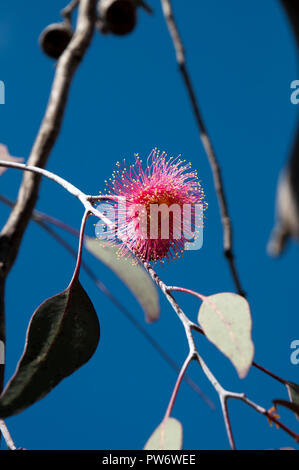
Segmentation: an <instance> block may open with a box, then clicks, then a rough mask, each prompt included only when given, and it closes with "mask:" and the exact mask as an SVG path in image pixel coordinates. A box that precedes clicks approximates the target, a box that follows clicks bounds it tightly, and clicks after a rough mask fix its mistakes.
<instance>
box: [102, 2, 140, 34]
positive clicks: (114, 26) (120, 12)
mask: <svg viewBox="0 0 299 470" xmlns="http://www.w3.org/2000/svg"><path fill="white" fill-rule="evenodd" d="M136 10H137V8H136V0H100V1H99V3H98V12H99V15H100V18H101V20H102V21H103V22H104V23H105V24H106V25H107V28H108V29H109V31H111V32H112V33H114V34H117V35H125V34H128V33H130V32H131V31H132V30H133V29H134V27H135V24H136Z"/></svg>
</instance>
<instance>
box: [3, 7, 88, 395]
mask: <svg viewBox="0 0 299 470" xmlns="http://www.w3.org/2000/svg"><path fill="white" fill-rule="evenodd" d="M96 3H97V0H80V7H79V12H78V18H77V26H76V30H75V32H74V35H73V37H72V39H71V41H70V42H69V44H68V46H67V47H66V49H65V51H64V52H63V54H62V55H61V56H60V59H59V60H58V62H57V66H56V71H55V76H54V81H53V84H52V89H51V92H50V97H49V101H48V105H47V108H46V111H45V114H44V118H43V120H42V123H41V126H40V129H39V131H38V134H37V137H36V139H35V142H34V144H33V147H32V150H31V153H30V156H29V159H28V164H29V165H35V166H38V167H44V166H45V165H46V163H47V160H48V157H49V155H50V152H51V150H52V148H53V146H54V144H55V142H56V139H57V137H58V135H59V132H60V128H61V124H62V120H63V117H64V112H65V107H66V103H67V98H68V94H69V90H70V86H71V82H72V79H73V76H74V73H75V71H76V69H77V67H78V65H79V64H80V62H81V60H82V58H83V56H84V54H85V52H86V50H87V48H88V46H89V44H90V42H91V39H92V36H93V32H94V26H95V21H96ZM39 185H40V175H38V174H29V173H28V172H25V174H24V175H23V180H22V183H21V186H20V189H19V193H18V198H17V203H16V205H15V207H14V209H13V210H12V211H11V213H10V215H9V218H8V220H7V222H6V224H5V226H4V227H3V229H2V231H1V234H0V294H1V299H0V308H1V310H0V340H1V341H4V342H5V310H4V301H3V296H4V285H5V279H6V277H7V275H8V273H9V271H10V269H11V268H12V266H13V264H14V261H15V259H16V257H17V254H18V251H19V247H20V244H21V241H22V238H23V235H24V232H25V230H26V228H27V225H28V223H29V220H30V218H31V215H32V211H33V208H34V206H35V204H36V201H37V198H38V192H39ZM1 369H3V367H2V366H1ZM3 381H4V379H3V371H1V375H0V393H1V391H2V389H3Z"/></svg>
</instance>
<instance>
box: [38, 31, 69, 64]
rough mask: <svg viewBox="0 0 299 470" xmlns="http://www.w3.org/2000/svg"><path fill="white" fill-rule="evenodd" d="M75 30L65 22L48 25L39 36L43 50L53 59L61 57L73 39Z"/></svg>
mask: <svg viewBox="0 0 299 470" xmlns="http://www.w3.org/2000/svg"><path fill="white" fill-rule="evenodd" d="M72 35H73V31H72V30H71V28H70V27H69V26H68V25H67V24H65V23H53V24H50V25H49V26H47V27H46V28H45V29H44V30H43V32H42V33H41V35H40V37H39V45H40V47H41V49H42V51H43V52H44V53H45V54H46V55H47V56H49V57H51V58H52V59H59V57H60V56H61V54H62V53H63V51H64V50H65V48H66V47H67V45H68V43H69V42H70V40H71V39H72Z"/></svg>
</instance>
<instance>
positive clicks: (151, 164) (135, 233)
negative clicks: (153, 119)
mask: <svg viewBox="0 0 299 470" xmlns="http://www.w3.org/2000/svg"><path fill="white" fill-rule="evenodd" d="M117 166H118V170H117V171H115V172H113V176H112V178H111V179H110V180H109V183H108V182H107V181H106V184H107V186H108V187H109V194H110V195H113V196H118V197H119V200H125V206H122V208H121V210H120V209H119V207H120V205H119V204H118V209H117V210H118V216H117V219H116V225H117V229H118V234H119V238H120V239H121V240H122V242H123V243H122V245H121V247H120V254H121V255H125V254H126V253H127V252H128V251H129V250H131V251H133V253H135V254H136V255H137V256H138V257H139V258H141V259H142V260H145V261H154V262H156V261H158V260H160V261H164V260H165V259H167V260H171V259H174V258H176V257H178V256H180V254H181V253H182V252H183V250H184V244H185V242H186V241H188V239H187V238H186V237H185V234H184V232H183V230H182V218H181V215H180V216H179V217H178V216H177V214H176V213H175V212H173V213H172V211H169V208H170V207H171V206H172V205H176V206H172V207H177V208H178V209H179V211H180V213H182V212H183V207H185V205H189V206H192V207H194V206H195V205H196V204H202V205H203V208H204V209H205V208H206V206H207V204H206V202H205V201H204V192H203V190H202V187H201V185H200V182H199V181H198V178H197V172H196V171H195V170H191V169H190V168H191V164H190V163H186V162H185V161H183V160H181V159H180V156H178V157H176V158H173V157H170V158H167V154H166V153H165V152H162V153H161V154H160V153H159V150H157V149H154V150H153V151H152V152H151V153H150V155H149V156H148V158H147V164H146V168H145V170H144V169H143V168H142V160H140V158H139V155H138V154H136V155H135V163H134V164H133V165H130V166H129V167H127V166H126V164H125V161H124V166H121V165H120V164H119V163H117ZM161 204H164V205H165V206H164V207H166V208H167V211H166V212H167V214H166V215H167V224H168V226H167V229H168V236H167V237H165V236H164V235H163V233H162V232H163V230H162V224H163V217H164V215H163V214H160V215H159V216H157V217H158V219H156V220H157V221H158V224H157V226H156V235H155V237H153V236H152V231H151V230H152V229H151V225H150V224H151V221H152V219H153V215H152V214H153V212H151V210H153V209H151V206H153V207H154V205H156V207H158V206H160V205H161ZM115 208H116V203H115ZM177 233H179V234H180V235H179V236H177Z"/></svg>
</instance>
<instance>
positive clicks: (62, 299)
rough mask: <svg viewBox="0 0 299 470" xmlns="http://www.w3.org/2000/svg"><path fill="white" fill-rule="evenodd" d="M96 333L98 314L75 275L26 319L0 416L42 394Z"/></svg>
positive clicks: (85, 351) (77, 360) (92, 344)
mask: <svg viewBox="0 0 299 470" xmlns="http://www.w3.org/2000/svg"><path fill="white" fill-rule="evenodd" d="M99 338H100V325H99V321H98V317H97V314H96V312H95V310H94V307H93V305H92V303H91V301H90V299H89V297H88V295H87V294H86V292H85V290H84V289H83V287H82V286H81V284H80V283H79V281H78V280H75V281H74V283H73V284H72V286H71V287H68V288H67V289H66V290H65V291H63V292H61V293H60V294H58V295H55V296H54V297H51V298H49V299H47V300H46V301H45V302H43V303H42V304H41V305H40V306H39V308H38V309H37V310H36V311H35V313H34V314H33V316H32V318H31V320H30V323H29V327H28V331H27V337H26V343H25V349H24V352H23V355H22V357H21V359H20V361H19V364H18V366H17V369H16V372H15V374H14V375H13V377H12V378H11V380H10V381H9V383H8V384H7V386H6V388H5V390H4V392H3V394H2V395H1V397H0V417H1V418H6V417H7V416H10V415H13V414H16V413H19V412H20V411H22V410H23V409H25V408H27V407H28V406H30V405H32V404H33V403H35V402H36V401H38V400H40V399H41V398H43V397H44V396H45V395H46V394H47V393H49V392H50V391H51V390H52V388H53V387H55V386H56V385H57V384H58V383H59V382H60V381H61V380H62V379H63V378H65V377H67V376H69V375H71V374H72V373H73V372H75V371H76V370H77V369H79V367H81V366H82V365H83V364H85V363H86V362H87V361H88V360H89V359H90V358H91V356H92V355H93V353H94V352H95V350H96V348H97V345H98V342H99Z"/></svg>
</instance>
